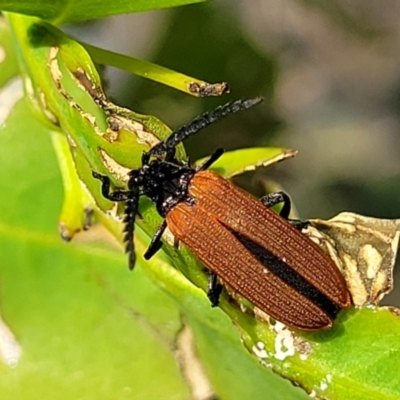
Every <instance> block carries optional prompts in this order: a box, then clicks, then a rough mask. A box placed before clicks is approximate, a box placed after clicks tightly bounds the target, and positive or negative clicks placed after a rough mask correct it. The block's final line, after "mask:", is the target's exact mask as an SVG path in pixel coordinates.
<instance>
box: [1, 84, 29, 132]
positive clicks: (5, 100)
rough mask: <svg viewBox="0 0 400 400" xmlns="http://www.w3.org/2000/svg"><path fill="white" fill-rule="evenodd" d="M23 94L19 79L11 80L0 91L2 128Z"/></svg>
mask: <svg viewBox="0 0 400 400" xmlns="http://www.w3.org/2000/svg"><path fill="white" fill-rule="evenodd" d="M23 94H24V93H23V90H22V82H21V79H20V78H19V77H16V78H14V79H11V80H10V81H9V82H7V83H6V84H5V85H4V86H3V87H2V88H1V89H0V126H1V125H3V124H4V122H5V121H6V120H7V118H8V116H9V115H10V112H11V111H12V109H13V108H14V106H15V103H16V102H17V101H18V100H19V99H21V98H22V96H23Z"/></svg>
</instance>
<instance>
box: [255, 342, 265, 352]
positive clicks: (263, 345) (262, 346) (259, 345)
mask: <svg viewBox="0 0 400 400" xmlns="http://www.w3.org/2000/svg"><path fill="white" fill-rule="evenodd" d="M256 346H257V347H258V348H259V349H260V350H264V349H265V344H264V343H263V342H257V343H256Z"/></svg>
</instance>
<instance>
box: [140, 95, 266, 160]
mask: <svg viewBox="0 0 400 400" xmlns="http://www.w3.org/2000/svg"><path fill="white" fill-rule="evenodd" d="M262 101H263V98H262V97H255V98H254V99H247V100H237V101H235V102H233V103H227V104H224V105H222V106H219V107H217V108H216V109H215V110H213V111H208V112H206V113H204V114H203V115H201V116H200V117H197V118H195V119H194V120H193V121H191V122H190V123H189V124H187V125H183V126H182V127H180V128H179V129H178V130H176V131H174V132H172V133H171V135H170V136H168V138H167V139H166V140H165V141H164V142H160V143H158V144H156V145H155V146H154V147H153V148H152V149H150V151H149V152H148V153H147V155H148V156H149V157H150V156H157V155H161V154H163V153H167V154H171V152H172V153H173V152H174V150H175V147H176V146H177V145H178V144H179V143H180V142H182V141H183V140H185V139H187V138H188V137H189V136H192V135H194V134H196V133H197V132H199V131H200V130H201V129H204V128H205V127H207V126H208V125H210V124H212V123H214V122H217V121H218V120H220V119H221V118H223V117H226V116H227V115H230V114H233V113H236V112H238V111H242V110H247V109H248V108H251V107H253V106H255V105H257V104H259V103H261V102H262Z"/></svg>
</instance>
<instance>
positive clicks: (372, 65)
mask: <svg viewBox="0 0 400 400" xmlns="http://www.w3.org/2000/svg"><path fill="white" fill-rule="evenodd" d="M396 11H400V4H399V3H398V2H395V1H393V0H389V1H386V2H381V1H379V0H353V1H351V2H349V1H339V0H336V1H331V0H330V1H328V0H325V1H313V0H303V1H301V0H297V1H280V2H276V1H270V0H262V1H261V0H258V1H257V0H253V1H251V2H249V1H244V0H241V1H239V0H238V1H235V2H232V1H227V0H216V1H212V2H206V3H201V4H196V5H192V6H186V7H179V8H176V9H170V10H162V11H154V12H148V13H142V14H134V15H125V16H119V17H113V18H108V19H105V20H100V21H96V22H90V23H88V24H82V25H79V26H73V27H67V28H66V29H67V30H68V31H69V32H72V33H73V34H74V35H75V36H77V37H79V38H81V39H84V40H85V41H88V42H89V43H92V44H96V45H98V46H100V47H104V48H108V49H110V50H113V51H118V52H122V53H125V54H129V55H132V56H134V57H138V58H144V59H147V60H150V61H153V62H155V63H158V64H160V65H163V66H165V67H168V68H171V69H175V70H177V71H181V72H183V73H186V74H188V75H192V76H195V77H197V78H202V79H204V80H206V81H209V82H219V81H227V82H228V83H229V85H230V88H231V93H230V94H229V95H227V96H225V97H223V98H207V99H195V98H189V97H188V96H187V95H185V94H183V93H180V92H177V91H175V90H173V89H170V88H168V87H164V86H162V85H159V84H157V83H153V82H150V81H147V80H144V79H142V78H138V77H135V76H131V75H128V74H126V73H124V72H121V71H116V70H114V69H112V68H109V69H107V70H106V77H107V86H108V93H109V95H110V96H111V97H112V98H113V99H114V100H115V102H117V103H120V104H122V105H125V106H128V107H130V108H132V109H133V110H135V111H138V112H141V113H145V114H153V115H156V116H158V117H160V118H161V119H162V120H163V121H165V122H166V123H167V124H169V125H170V126H171V127H178V126H179V125H181V124H183V123H186V122H187V121H189V120H190V119H191V118H192V117H194V116H197V115H198V114H200V113H202V112H203V111H205V110H209V109H212V108H213V107H215V106H216V105H218V104H222V103H224V102H226V101H228V100H233V99H238V98H243V97H252V96H258V95H261V96H263V97H264V98H265V102H264V103H263V105H261V106H259V107H257V108H256V109H254V110H251V111H248V112H246V113H241V114H239V115H234V116H232V117H230V118H228V119H226V120H224V121H221V122H220V123H218V124H216V125H215V126H212V127H210V128H208V129H207V130H206V131H205V132H203V133H201V134H199V135H197V136H196V137H194V138H192V139H190V140H189V141H188V142H187V143H186V148H187V150H188V153H189V155H190V157H191V158H192V159H197V158H199V157H202V156H205V155H207V154H210V153H211V152H212V151H213V150H214V149H215V148H216V147H217V146H223V147H224V148H225V149H235V148H241V147H250V146H265V145H269V144H271V145H279V146H284V147H289V148H295V149H298V150H299V154H298V156H297V157H296V158H295V159H294V160H290V161H287V162H285V163H282V164H279V165H277V166H275V167H273V168H268V169H263V170H260V171H257V172H256V173H255V174H251V175H248V176H246V177H245V178H244V180H245V184H246V186H247V187H249V186H250V187H252V188H253V190H254V191H255V193H257V194H260V190H259V182H260V180H262V179H272V180H274V181H276V182H279V184H280V185H282V187H283V188H284V190H286V191H287V192H288V193H289V194H290V196H291V197H292V199H293V200H294V203H295V204H296V207H297V209H298V211H299V214H300V216H301V217H302V218H311V217H320V218H330V217H332V216H333V215H335V214H337V213H339V212H341V211H353V212H356V213H360V214H364V215H371V216H375V217H381V218H398V217H399V215H400V205H399V202H398V200H397V199H398V198H399V196H400V162H399V153H400V146H399V144H400V143H399V142H400V139H399V134H398V131H399V99H400V74H399V67H398V65H399V63H398V61H400V60H399V58H400V54H399V45H400V26H399V24H398V18H397V16H398V12H396ZM242 181H243V179H242ZM385 302H386V303H389V304H393V303H394V302H397V304H399V303H400V299H399V300H397V299H396V298H395V297H393V295H392V297H388V298H386V300H385Z"/></svg>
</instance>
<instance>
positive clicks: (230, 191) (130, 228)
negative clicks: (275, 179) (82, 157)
mask: <svg viewBox="0 0 400 400" xmlns="http://www.w3.org/2000/svg"><path fill="white" fill-rule="evenodd" d="M260 101H261V99H260V98H254V99H250V100H239V101H235V102H233V103H228V104H226V105H224V106H220V107H218V108H216V109H215V110H214V111H211V112H208V113H205V114H203V115H202V116H200V117H198V118H196V119H194V120H193V121H192V122H190V123H189V124H188V125H185V126H183V127H181V128H179V129H178V130H176V131H174V132H172V133H171V135H170V136H169V137H168V138H167V139H166V140H164V141H162V142H160V143H158V144H157V145H155V146H153V147H152V148H151V149H150V150H149V151H148V152H145V153H143V155H142V166H141V168H139V169H136V170H132V171H130V172H129V180H128V188H127V190H116V191H114V192H110V179H109V178H108V177H107V176H103V175H100V174H98V173H96V172H93V176H94V177H95V178H97V179H99V180H101V182H102V194H103V196H104V197H106V198H107V199H109V200H111V201H117V202H118V201H125V202H126V206H125V219H124V223H125V232H126V235H125V240H126V242H127V245H126V251H127V253H128V254H129V266H130V268H131V269H133V267H134V264H135V252H134V244H133V236H134V220H135V216H136V214H137V213H138V202H139V197H140V196H147V197H148V198H149V199H150V200H152V201H153V203H154V204H155V206H156V208H157V210H158V212H159V214H160V215H161V216H162V217H164V221H163V223H162V224H161V225H160V226H159V228H158V229H157V231H156V233H155V235H154V237H153V239H152V241H151V243H150V246H149V248H148V250H147V251H146V253H145V255H144V257H145V258H146V259H150V258H151V257H152V256H153V255H154V254H155V253H156V252H157V251H158V250H159V249H160V248H161V246H162V242H161V237H162V234H163V232H164V230H165V228H166V227H167V226H168V228H169V229H170V230H171V232H172V233H173V234H174V236H175V237H176V238H177V239H178V240H179V241H181V242H182V243H184V244H185V245H186V246H187V247H188V248H189V249H190V250H191V251H192V252H193V253H194V254H195V255H196V256H197V257H199V259H200V260H201V261H202V262H203V263H204V264H205V265H206V266H207V267H208V268H209V269H210V271H211V272H210V283H209V290H208V297H209V299H210V301H211V303H212V305H213V306H216V305H218V301H219V296H220V294H221V290H222V286H221V284H219V283H218V279H220V280H221V281H222V282H223V283H225V284H226V285H228V286H229V287H230V288H231V289H232V290H233V291H234V292H236V293H237V294H239V295H240V296H242V297H244V298H246V299H247V300H249V301H250V302H252V303H253V304H254V305H255V306H257V307H258V308H259V309H261V310H262V311H264V312H265V313H267V314H268V315H270V316H272V317H273V318H275V319H276V320H278V321H280V322H282V323H284V324H286V325H289V326H291V327H294V328H297V329H301V330H308V331H316V330H321V329H328V328H330V327H331V326H332V324H333V321H334V319H335V317H336V315H337V313H338V312H339V311H340V310H341V309H342V308H347V307H349V306H350V304H351V298H350V294H349V291H348V289H347V286H346V282H345V280H344V278H343V276H342V274H341V273H340V271H339V270H338V268H337V267H336V265H335V264H334V263H333V261H332V260H331V259H330V258H329V257H328V256H327V255H326V254H325V253H324V252H323V251H322V250H321V249H320V248H319V247H318V246H317V245H316V244H315V243H313V242H312V241H311V240H310V239H309V238H307V237H306V236H305V235H304V234H302V233H301V232H300V230H299V229H298V227H297V228H296V226H294V225H293V224H291V223H289V222H288V221H287V218H288V216H289V212H290V200H289V198H288V197H287V196H286V195H285V194H284V193H282V192H279V193H275V194H271V195H268V196H265V197H263V198H261V199H260V200H257V199H256V198H254V197H253V196H251V195H250V194H248V193H246V192H245V191H243V190H242V189H240V188H238V187H236V186H234V185H233V184H232V183H230V182H229V181H227V180H226V179H224V178H222V177H221V176H220V175H218V174H216V173H215V172H212V171H209V170H208V168H209V167H210V165H211V164H212V163H213V162H215V161H216V160H217V159H218V158H219V157H220V156H221V155H222V153H223V150H222V149H217V150H216V151H215V152H214V154H213V155H211V157H209V158H208V159H207V160H206V161H205V162H204V163H203V164H201V165H200V166H198V167H196V168H192V167H191V166H190V165H189V163H188V162H186V163H180V162H178V161H177V160H176V159H175V148H176V146H177V145H178V144H179V143H181V142H182V141H183V140H185V139H187V138H188V137H189V136H191V135H194V134H195V133H197V132H198V131H199V130H201V129H203V128H205V127H206V126H208V125H209V124H211V123H213V122H215V121H217V120H219V119H220V118H222V117H224V116H226V115H229V114H232V113H235V112H237V111H241V110H245V109H248V108H250V107H253V106H254V105H256V104H258V103H259V102H260ZM281 202H282V203H283V207H282V210H281V213H280V215H278V214H276V213H275V212H273V211H271V210H270V207H271V206H273V205H275V204H277V203H281Z"/></svg>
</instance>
